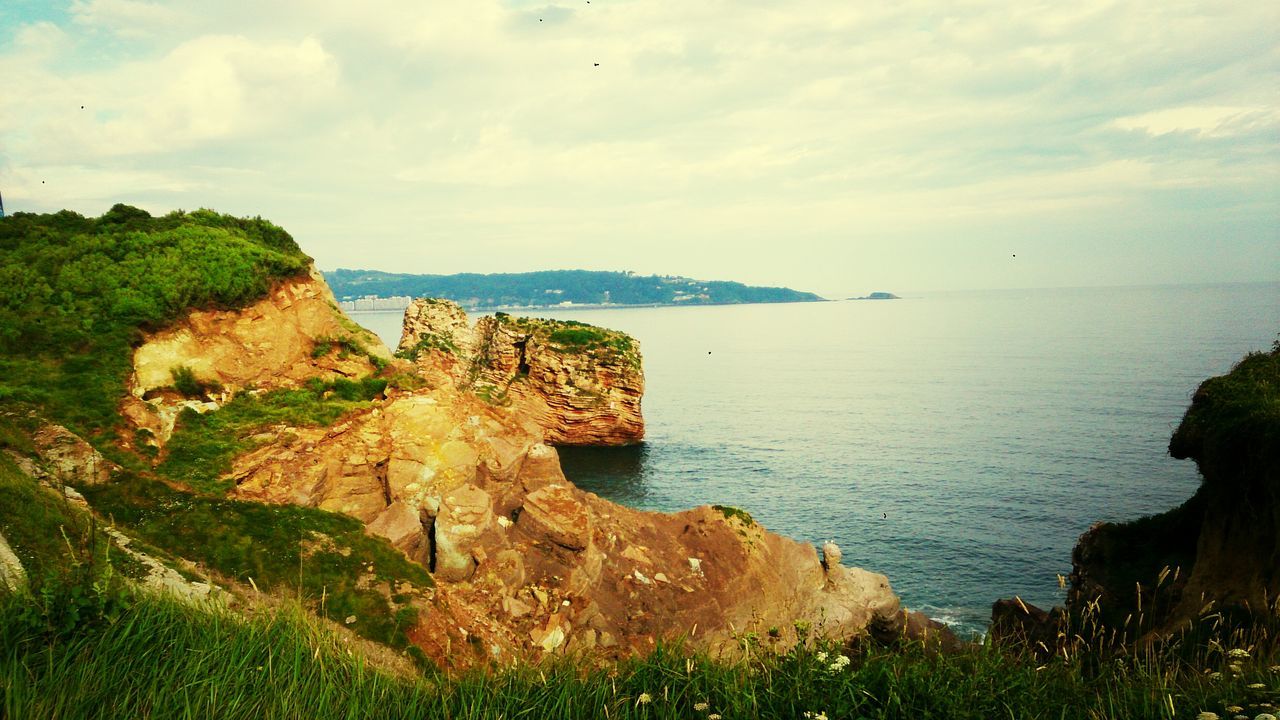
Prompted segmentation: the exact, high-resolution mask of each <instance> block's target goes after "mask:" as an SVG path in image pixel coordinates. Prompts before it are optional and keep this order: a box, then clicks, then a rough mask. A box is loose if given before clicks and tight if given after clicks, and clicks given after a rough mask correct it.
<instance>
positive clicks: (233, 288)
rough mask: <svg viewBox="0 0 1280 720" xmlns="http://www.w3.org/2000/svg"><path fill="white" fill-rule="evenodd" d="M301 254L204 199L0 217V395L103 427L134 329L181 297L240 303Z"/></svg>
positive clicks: (181, 306)
mask: <svg viewBox="0 0 1280 720" xmlns="http://www.w3.org/2000/svg"><path fill="white" fill-rule="evenodd" d="M309 264H310V259H309V258H308V257H307V256H306V255H304V254H303V253H302V251H301V250H300V249H299V248H298V246H297V244H296V243H294V241H293V239H292V238H290V237H289V235H288V233H286V232H285V231H284V230H282V229H280V228H279V227H277V226H275V225H273V224H271V223H269V222H267V221H265V220H262V219H261V218H253V219H241V218H233V217H230V216H226V215H220V214H218V213H215V212H212V211H209V210H197V211H195V212H190V213H187V212H181V211H179V212H173V213H169V214H168V215H164V216H162V217H152V216H151V215H150V214H148V213H147V212H145V211H143V210H139V209H138V208H132V207H129V206H126V205H117V206H115V207H113V208H112V209H111V210H110V211H108V212H107V213H106V214H104V215H103V216H102V217H100V218H86V217H83V216H81V215H78V214H76V213H73V212H70V211H65V210H64V211H62V212H58V213H54V214H50V215H35V214H31V213H15V214H13V215H11V216H8V217H6V218H4V219H0V402H6V403H10V404H26V405H34V406H37V407H40V408H42V409H43V410H44V412H45V413H47V414H48V415H49V416H51V417H52V419H54V420H56V421H57V422H60V423H62V424H65V425H67V426H68V427H70V428H71V429H72V430H73V431H76V432H78V433H79V434H81V435H85V436H87V437H90V438H94V437H97V436H110V435H111V434H112V433H113V432H114V430H115V429H116V428H117V427H118V425H119V423H120V419H119V416H118V414H117V412H116V406H117V403H118V402H119V400H120V398H121V397H122V396H123V395H124V393H125V381H126V378H127V377H128V373H129V371H130V355H131V349H132V346H133V345H134V344H136V343H137V342H139V341H140V339H141V337H142V333H143V332H144V331H151V330H156V329H159V328H162V327H164V326H165V325H167V324H168V323H171V322H173V321H174V320H176V319H177V318H179V317H180V316H181V315H182V314H183V313H184V312H186V311H188V310H189V309H191V308H201V307H207V308H237V307H243V306H244V305H246V304H248V303H251V302H253V301H255V300H258V299H260V298H262V297H264V296H265V295H266V294H267V292H268V291H269V290H270V288H271V285H272V283H274V282H276V281H277V280H279V279H281V278H288V277H295V276H300V275H302V274H303V273H305V272H306V270H307V268H308V266H309ZM187 389H188V390H190V389H193V388H191V387H187Z"/></svg>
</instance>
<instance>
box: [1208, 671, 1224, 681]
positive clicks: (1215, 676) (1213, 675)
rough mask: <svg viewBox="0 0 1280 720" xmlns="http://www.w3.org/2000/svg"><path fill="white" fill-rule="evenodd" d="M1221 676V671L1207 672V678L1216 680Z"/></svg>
mask: <svg viewBox="0 0 1280 720" xmlns="http://www.w3.org/2000/svg"><path fill="white" fill-rule="evenodd" d="M1221 677H1222V673H1220V672H1211V673H1209V679H1210V680H1218V679H1220V678H1221Z"/></svg>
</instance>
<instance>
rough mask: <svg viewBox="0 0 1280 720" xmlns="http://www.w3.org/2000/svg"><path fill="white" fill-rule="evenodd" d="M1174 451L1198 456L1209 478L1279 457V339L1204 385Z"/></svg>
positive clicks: (1175, 436) (1175, 439)
mask: <svg viewBox="0 0 1280 720" xmlns="http://www.w3.org/2000/svg"><path fill="white" fill-rule="evenodd" d="M1169 451H1170V453H1172V454H1173V455H1174V456H1175V457H1194V458H1195V459H1196V461H1197V462H1198V463H1199V464H1200V468H1201V470H1202V471H1203V474H1204V476H1205V479H1206V481H1210V480H1212V479H1216V480H1219V481H1224V480H1227V479H1228V478H1231V477H1232V476H1234V475H1235V474H1236V473H1237V472H1238V471H1239V470H1240V469H1242V468H1243V467H1244V466H1245V465H1246V464H1249V463H1258V462H1265V463H1268V464H1274V463H1276V462H1278V461H1280V341H1277V342H1276V345H1275V346H1274V347H1273V348H1272V350H1271V352H1269V353H1251V354H1249V355H1247V356H1245V358H1244V359H1243V360H1241V361H1240V362H1239V363H1238V364H1236V366H1235V367H1234V368H1232V370H1231V372H1230V373H1227V374H1226V375H1222V376H1219V377H1215V378H1210V379H1208V380H1206V381H1204V382H1203V383H1201V384H1200V387H1199V388H1198V389H1197V390H1196V392H1195V395H1194V396H1193V397H1192V399H1191V407H1190V408H1188V410H1187V413H1186V415H1185V416H1184V417H1183V418H1182V423H1181V424H1180V425H1179V426H1178V429H1177V431H1175V432H1174V434H1173V439H1172V440H1171V441H1170V443H1169Z"/></svg>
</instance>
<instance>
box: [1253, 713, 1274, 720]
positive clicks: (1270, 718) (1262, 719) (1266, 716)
mask: <svg viewBox="0 0 1280 720" xmlns="http://www.w3.org/2000/svg"><path fill="white" fill-rule="evenodd" d="M1253 720H1276V716H1275V715H1272V714H1271V713H1258V714H1257V715H1254V716H1253Z"/></svg>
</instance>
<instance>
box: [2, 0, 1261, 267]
mask: <svg viewBox="0 0 1280 720" xmlns="http://www.w3.org/2000/svg"><path fill="white" fill-rule="evenodd" d="M71 11H72V12H71V18H72V19H71V21H70V22H69V24H68V25H67V26H65V27H57V26H54V25H49V24H31V25H29V26H28V27H25V28H23V29H22V30H20V31H19V32H18V33H16V35H15V38H14V40H13V41H11V42H9V44H8V45H4V46H0V75H2V76H3V77H5V78H6V81H7V83H6V84H7V87H6V101H5V103H3V104H0V158H3V163H4V164H3V165H0V182H3V183H6V186H5V190H6V195H7V196H9V198H10V204H11V205H14V204H15V203H18V204H21V203H27V204H29V205H31V206H33V207H41V208H56V207H60V206H62V205H68V204H76V207H77V208H78V209H82V210H85V211H90V212H100V211H101V210H102V209H103V208H104V207H106V206H108V205H109V204H110V203H111V202H115V201H117V200H135V201H137V202H143V203H148V202H149V203H152V204H155V205H158V204H163V203H165V202H168V203H172V204H173V205H181V206H185V207H194V206H198V205H213V206H216V207H220V208H225V209H228V210H233V211H237V212H246V213H253V214H257V213H261V214H263V215H266V216H269V217H272V218H273V219H276V220H277V221H279V222H282V223H283V224H285V225H286V226H287V227H289V228H290V229H291V230H292V231H294V232H295V234H296V235H298V236H299V238H300V239H301V240H302V242H303V243H304V245H306V246H307V248H308V250H310V251H311V252H312V253H313V254H316V255H317V256H318V257H319V259H320V261H321V263H322V264H323V265H325V266H326V267H332V266H336V265H348V266H349V265H361V264H362V265H372V266H377V265H385V266H387V267H391V266H393V265H394V266H395V267H398V268H402V269H409V270H421V271H434V270H464V269H465V270H497V269H532V268H534V267H545V266H561V267H566V266H573V265H582V266H593V267H610V266H613V267H632V268H634V269H638V270H646V271H647V270H652V271H659V272H684V273H694V272H696V271H699V270H703V271H706V270H707V269H708V268H710V270H712V271H714V273H715V275H716V276H720V277H725V276H729V277H733V276H738V277H743V278H747V277H751V278H754V279H757V280H768V279H769V277H768V276H769V274H770V273H777V274H778V275H779V277H778V278H776V279H775V281H778V282H780V281H782V277H781V276H782V275H785V276H786V279H787V281H789V282H791V283H793V284H799V285H817V284H819V283H825V284H826V285H825V288H826V289H828V290H830V289H831V288H832V287H834V286H836V285H838V284H840V283H846V282H847V283H848V285H849V286H850V287H851V288H858V287H861V285H862V282H861V281H860V278H861V277H863V276H864V275H865V276H866V277H868V278H872V277H875V274H876V273H877V271H878V270H877V267H878V266H880V265H884V266H890V265H896V264H898V263H899V258H898V257H897V256H895V255H894V254H893V251H892V250H889V249H886V250H883V251H879V250H877V251H876V252H874V253H871V254H868V252H869V251H862V250H859V251H857V256H858V257H859V258H860V263H858V269H857V270H856V271H853V273H854V274H849V273H850V271H848V270H844V271H842V272H845V273H846V275H845V276H840V275H837V274H836V271H834V270H832V269H831V267H823V268H808V267H804V266H802V265H800V264H797V263H789V261H788V257H789V256H790V255H799V256H810V255H813V254H815V253H817V254H821V253H827V254H832V253H834V254H835V255H836V256H839V255H840V254H841V253H854V252H855V251H854V250H849V249H846V248H847V246H848V245H849V243H848V242H847V241H848V238H849V237H850V233H851V232H852V233H854V234H855V235H856V236H857V237H859V238H862V239H863V240H864V241H866V242H868V243H870V245H869V246H868V247H870V246H875V247H879V243H880V240H882V239H885V238H899V239H901V238H909V239H910V242H911V243H914V245H913V247H923V248H927V247H929V243H930V242H933V241H935V240H937V239H939V238H947V241H946V246H947V247H953V246H955V245H956V243H957V242H960V243H961V244H962V245H963V244H964V242H968V243H970V244H971V245H975V246H981V245H982V243H985V242H989V239H988V238H989V237H990V236H991V235H992V234H993V233H994V230H991V232H983V223H987V225H988V226H989V228H992V229H993V228H995V227H997V226H998V227H1000V228H1001V230H1000V232H1001V233H1005V234H1006V235H1007V234H1008V233H1017V232H1022V233H1024V234H1025V235H1026V236H1027V237H1030V238H1035V237H1040V236H1042V235H1043V228H1044V227H1045V225H1046V224H1047V223H1052V224H1053V226H1054V227H1055V228H1058V230H1056V232H1062V233H1068V232H1070V229H1071V228H1072V227H1079V228H1081V232H1085V228H1086V227H1087V228H1096V227H1097V225H1098V223H1111V224H1112V225H1113V226H1114V227H1128V226H1130V225H1131V224H1132V223H1133V222H1135V218H1137V217H1145V216H1146V214H1147V213H1150V212H1153V210H1152V208H1157V207H1161V206H1162V205H1161V204H1162V203H1165V202H1166V200H1165V197H1166V195H1165V193H1168V192H1170V191H1172V190H1173V189H1177V191H1178V192H1191V193H1197V192H1203V193H1212V192H1217V190H1215V188H1223V187H1230V188H1232V192H1233V193H1234V197H1236V198H1238V208H1237V211H1238V212H1237V214H1236V215H1235V217H1234V220H1235V221H1236V222H1237V223H1239V222H1241V221H1242V220H1241V218H1244V219H1245V220H1246V221H1247V222H1248V223H1252V225H1251V227H1253V228H1254V231H1255V232H1256V233H1263V234H1265V233H1271V234H1272V235H1274V234H1275V232H1276V230H1275V228H1276V227H1277V225H1278V223H1277V220H1280V217H1277V214H1278V213H1280V201H1278V200H1277V199H1276V198H1275V196H1274V192H1273V187H1274V186H1272V187H1271V189H1269V188H1268V186H1267V183H1268V182H1273V181H1274V179H1275V178H1276V176H1277V174H1278V171H1277V168H1280V158H1278V157H1277V156H1278V155H1280V153H1277V138H1276V132H1275V128H1276V124H1277V114H1276V102H1275V101H1276V95H1275V92H1274V87H1275V80H1276V77H1277V70H1278V69H1280V68H1278V64H1280V60H1278V59H1277V56H1276V54H1275V52H1274V48H1275V47H1276V46H1277V40H1278V39H1280V38H1278V37H1277V33H1278V31H1277V30H1276V28H1277V27H1280V9H1278V8H1277V7H1276V6H1274V4H1267V3H1245V2H1224V3H1215V4H1214V5H1212V6H1199V5H1196V4H1194V3H1190V4H1145V3H1137V2H1111V1H1101V0H1099V1H1091V2H1086V3H1074V4H1068V5H1062V4H1035V3H1032V4H1025V3H1024V4H1017V5H1012V6H1010V5H1007V4H1004V3H987V2H974V3H965V4H962V5H949V4H948V5H942V4H934V3H927V2H920V1H917V0H909V1H908V2H905V3H894V4H879V5H875V4H848V3H845V4H840V3H835V4H833V3H829V2H822V1H819V0H797V1H796V2H793V3H787V4H772V3H762V2H744V1H742V0H734V1H732V2H731V1H730V0H705V1H703V2H697V3H687V2H674V1H667V2H659V1H647V0H630V1H625V2H624V1H617V2H609V1H608V0H600V1H599V2H593V3H592V4H591V5H589V6H588V5H586V4H585V3H582V4H579V3H573V4H559V3H556V4H550V5H546V4H538V3H525V4H519V5H517V4H512V3H503V2H498V1H496V0H474V1H472V2H466V3H457V2H421V1H420V0H372V1H371V2H367V3H360V4H356V3H339V2H314V1H313V0H280V2H272V3H249V2H245V1H244V0H227V1H226V2H220V3H217V4H212V5H211V4H208V3H203V2H196V1H195V0H175V2H169V3H160V2H141V1H139V0H79V1H78V2H76V3H74V4H73V6H72V8H71ZM595 63H599V65H598V66H597V65H596V64H595ZM81 105H85V106H86V109H85V110H84V111H80V109H79V107H80V106H81ZM24 173H25V174H24ZM6 174H7V175H6ZM36 175H41V176H48V177H52V178H58V181H57V182H56V183H51V184H49V185H46V186H44V187H42V188H39V189H32V188H30V187H29V186H22V187H17V186H13V182H14V179H15V178H17V177H28V176H30V177H34V176H36ZM71 177H75V178H77V179H76V180H75V184H74V187H71V185H69V184H68V183H70V182H71V181H70V178H71ZM92 178H98V179H99V180H98V181H100V184H99V185H97V186H96V191H95V189H94V185H93V183H94V182H96V181H94V180H93V179H92ZM148 179H149V181H150V182H153V183H154V186H152V187H150V188H148V187H146V183H147V182H148ZM113 183H115V184H114V185H113ZM11 186H12V189H13V190H14V191H15V192H14V193H13V194H11V193H10V190H11ZM23 193H29V194H25V195H24V194H23ZM95 193H96V194H95ZM1206 197H1208V196H1206ZM1202 204H1204V205H1206V207H1207V206H1208V205H1210V204H1213V205H1214V207H1212V208H1210V209H1206V210H1205V211H1204V212H1205V213H1206V214H1205V215H1204V216H1203V217H1202V218H1200V219H1199V221H1202V222H1206V223H1207V222H1211V221H1212V217H1211V216H1210V215H1209V214H1208V213H1210V212H1224V211H1223V210H1222V209H1221V207H1220V204H1221V201H1220V200H1219V199H1217V198H1216V196H1215V199H1213V202H1212V203H1209V201H1208V200H1206V201H1205V203H1202ZM1195 205H1196V203H1195V202H1190V203H1188V202H1187V201H1186V200H1185V198H1184V199H1183V202H1182V204H1181V207H1193V206H1195ZM958 219H963V223H964V228H965V232H966V233H967V235H966V237H968V238H970V240H965V241H963V242H962V241H960V240H957V236H956V223H957V222H958V221H959V220H958ZM1018 228H1022V229H1021V230H1020V231H1019V230H1018ZM353 237H359V238H361V240H362V241H363V243H364V244H363V245H362V246H359V247H357V246H354V245H353V244H352V243H351V242H350V239H351V238H353ZM427 238H430V239H431V241H432V242H440V243H445V245H444V246H442V248H434V249H433V251H432V252H430V253H424V252H423V249H422V248H423V242H424V239H427ZM1157 240H1158V241H1159V242H1162V243H1164V244H1166V245H1168V246H1169V248H1170V249H1171V250H1170V251H1177V250H1178V248H1179V247H1184V248H1185V247H1187V246H1188V244H1189V243H1193V242H1195V240H1194V239H1192V238H1191V236H1190V235H1187V236H1182V235H1179V234H1178V233H1177V232H1176V231H1169V234H1167V235H1165V236H1161V237H1159V238H1158V239H1157ZM937 241H938V242H941V240H937ZM1277 245H1280V243H1277ZM371 246H372V247H376V248H377V250H376V251H375V253H374V255H373V256H370V255H369V252H370V251H369V250H368V249H367V248H369V247H371ZM519 247H527V248H528V249H529V252H528V253H527V254H522V253H518V252H513V249H514V248H519ZM637 247H643V248H644V252H643V254H640V253H638V252H636V251H634V250H633V248H637ZM743 248H749V249H750V252H742V249H743ZM1278 252H1280V251H1278ZM380 258H386V260H387V262H386V263H382V262H380ZM1268 261H1275V262H1272V263H1271V265H1270V266H1273V267H1274V266H1280V257H1274V258H1259V261H1258V262H1257V263H1255V265H1256V266H1257V267H1260V268H1265V267H1268ZM499 263H524V265H523V266H522V267H512V266H506V267H501V268H500V267H497V266H496V265H497V264H499ZM641 263H645V264H641ZM1091 264H1092V263H1090V265H1091ZM791 265H796V267H792V266H791ZM825 265H827V266H843V267H848V266H849V265H850V264H849V263H840V262H831V263H825ZM1085 267H1086V264H1085V263H1084V262H1083V261H1082V262H1081V263H1079V264H1078V265H1077V266H1073V265H1071V264H1070V263H1062V264H1061V265H1060V267H1059V268H1058V271H1059V272H1060V273H1061V278H1060V282H1059V283H1058V284H1080V283H1081V282H1082V281H1085V278H1082V277H1077V276H1073V275H1072V273H1076V275H1079V274H1080V273H1082V272H1084V270H1083V268H1085ZM1141 270H1142V269H1141V268H1135V269H1134V271H1135V273H1139V274H1140V272H1141ZM1212 271H1213V269H1212V268H1205V272H1206V273H1211V272H1212ZM1224 272H1225V271H1224ZM1135 277H1138V275H1135ZM1176 279H1177V278H1169V277H1161V278H1154V277H1153V278H1151V280H1152V281H1170V280H1176ZM1204 279H1227V278H1225V277H1208V276H1207V275H1206V277H1205V278H1204ZM909 281H910V284H911V285H913V286H916V287H928V286H930V285H932V286H954V285H956V284H957V283H961V284H979V285H981V284H983V283H984V282H1005V280H1004V279H1002V278H995V279H987V280H983V279H982V278H980V277H968V278H963V279H956V278H952V277H951V276H949V275H948V273H947V272H946V269H945V268H941V269H922V270H921V275H920V276H919V277H917V278H914V279H910V280H909ZM1042 281H1043V282H1050V283H1052V282H1054V281H1053V280H1052V278H1049V279H1042ZM837 292H838V291H837Z"/></svg>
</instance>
